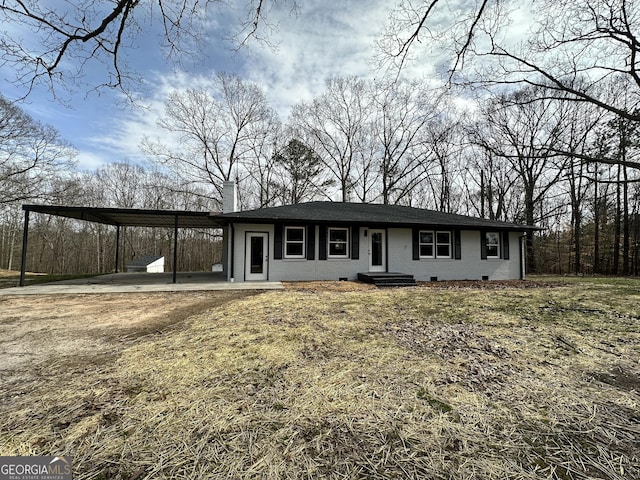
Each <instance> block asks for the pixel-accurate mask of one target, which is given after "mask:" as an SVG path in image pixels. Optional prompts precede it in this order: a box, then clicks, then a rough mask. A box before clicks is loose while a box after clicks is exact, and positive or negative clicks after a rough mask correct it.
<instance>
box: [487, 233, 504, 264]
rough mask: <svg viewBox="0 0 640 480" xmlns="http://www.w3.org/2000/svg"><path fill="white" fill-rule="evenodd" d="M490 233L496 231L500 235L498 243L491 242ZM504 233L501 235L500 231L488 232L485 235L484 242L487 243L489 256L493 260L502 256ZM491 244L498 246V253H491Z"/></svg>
mask: <svg viewBox="0 0 640 480" xmlns="http://www.w3.org/2000/svg"><path fill="white" fill-rule="evenodd" d="M490 233H495V234H496V235H497V236H498V243H497V244H496V243H492V244H489V238H488V236H489V234H490ZM501 237H502V235H500V232H486V233H485V237H484V243H485V248H486V249H487V258H490V259H492V260H495V259H499V258H500V250H501V244H500V243H501V242H502V238H501ZM489 245H496V246H497V247H498V254H497V255H489Z"/></svg>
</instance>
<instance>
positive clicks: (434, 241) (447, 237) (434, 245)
mask: <svg viewBox="0 0 640 480" xmlns="http://www.w3.org/2000/svg"><path fill="white" fill-rule="evenodd" d="M418 240H419V249H420V258H451V232H431V231H420V233H419V237H418Z"/></svg>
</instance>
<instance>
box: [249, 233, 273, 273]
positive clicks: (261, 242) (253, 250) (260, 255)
mask: <svg viewBox="0 0 640 480" xmlns="http://www.w3.org/2000/svg"><path fill="white" fill-rule="evenodd" d="M245 245H246V249H245V250H246V251H245V258H244V264H245V267H244V279H245V280H267V275H268V267H269V234H268V233H266V232H247V236H246V243H245Z"/></svg>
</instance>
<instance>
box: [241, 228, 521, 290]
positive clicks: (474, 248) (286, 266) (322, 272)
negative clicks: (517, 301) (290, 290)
mask: <svg viewBox="0 0 640 480" xmlns="http://www.w3.org/2000/svg"><path fill="white" fill-rule="evenodd" d="M365 230H366V228H363V227H360V230H359V235H360V259H359V260H351V259H347V260H338V259H328V260H318V253H319V246H318V245H319V235H318V228H317V227H316V229H315V255H314V257H315V260H294V259H282V260H275V259H274V258H273V240H274V227H273V225H259V224H236V225H235V226H234V232H235V241H234V254H233V261H234V268H233V273H234V279H235V281H237V282H241V281H244V272H245V267H244V255H245V238H246V233H247V232H266V233H268V234H269V247H268V252H269V265H268V279H269V280H271V281H278V280H292V281H295V280H338V279H339V278H348V279H349V280H354V279H356V278H357V274H358V272H367V271H368V270H369V257H368V252H369V243H368V241H369V239H368V236H367V237H365ZM521 235H522V232H511V233H510V234H509V247H510V248H509V253H510V259H509V260H500V259H487V260H482V259H481V258H480V232H479V231H473V230H463V231H462V232H461V252H462V259H461V260H453V259H422V260H413V259H412V257H413V255H412V244H411V229H410V228H389V229H387V251H388V256H387V263H388V271H389V272H401V273H409V274H412V275H414V276H415V278H416V280H419V281H421V280H422V281H425V280H426V281H428V280H430V278H431V277H438V280H480V279H482V277H483V276H487V277H489V280H509V279H518V278H520V263H521V250H520V241H519V238H520V236H521Z"/></svg>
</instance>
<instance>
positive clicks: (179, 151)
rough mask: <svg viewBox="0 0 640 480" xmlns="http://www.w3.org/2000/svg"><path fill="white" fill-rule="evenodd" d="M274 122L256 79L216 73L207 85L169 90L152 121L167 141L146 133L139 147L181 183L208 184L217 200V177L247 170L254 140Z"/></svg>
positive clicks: (241, 174) (264, 136) (267, 132)
mask: <svg viewBox="0 0 640 480" xmlns="http://www.w3.org/2000/svg"><path fill="white" fill-rule="evenodd" d="M277 123H278V121H277V117H276V115H275V113H274V112H273V110H272V109H271V108H270V107H269V105H268V103H267V100H266V98H265V96H264V93H263V92H262V90H260V88H258V86H257V85H255V84H253V83H250V82H245V81H243V80H241V79H240V78H239V77H237V76H233V75H227V74H223V73H221V74H218V75H216V76H215V77H214V78H213V79H212V84H211V87H209V88H207V89H201V90H193V89H190V90H187V91H186V92H173V93H172V94H170V96H169V98H168V99H167V102H166V108H165V115H164V117H163V118H161V119H160V120H159V122H158V125H159V126H160V127H161V128H162V129H163V130H165V131H166V132H167V134H168V136H169V140H172V141H167V139H164V140H160V139H157V140H153V139H150V138H146V139H145V140H144V141H143V151H144V152H145V153H146V154H148V155H150V156H151V157H153V158H154V159H155V160H156V161H158V162H160V164H162V165H164V166H166V167H168V168H171V169H173V171H174V172H176V173H177V174H178V175H179V176H180V177H181V180H182V183H183V185H190V184H192V183H194V182H195V183H196V184H200V185H203V186H208V188H211V189H212V190H213V192H215V194H216V196H217V198H218V199H219V200H221V199H222V184H223V182H224V181H226V180H231V179H232V178H237V179H239V180H242V179H243V178H245V177H246V176H247V168H249V166H250V165H251V163H252V162H253V161H254V156H255V153H256V145H257V144H260V143H261V142H266V141H268V139H269V137H270V132H271V131H272V129H273V128H277Z"/></svg>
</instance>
